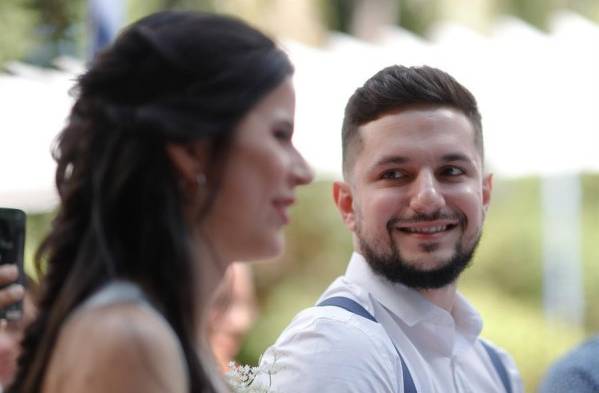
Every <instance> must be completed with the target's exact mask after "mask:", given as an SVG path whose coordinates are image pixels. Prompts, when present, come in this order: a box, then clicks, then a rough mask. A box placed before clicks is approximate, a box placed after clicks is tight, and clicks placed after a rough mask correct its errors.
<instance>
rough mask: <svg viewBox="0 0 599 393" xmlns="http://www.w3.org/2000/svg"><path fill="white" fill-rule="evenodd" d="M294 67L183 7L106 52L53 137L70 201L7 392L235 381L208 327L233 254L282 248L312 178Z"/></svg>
mask: <svg viewBox="0 0 599 393" xmlns="http://www.w3.org/2000/svg"><path fill="white" fill-rule="evenodd" d="M292 73H293V67H292V65H291V63H290V62H289V59H288V57H287V55H286V54H285V53H284V52H282V51H281V50H280V49H279V48H278V47H277V46H276V45H275V43H274V42H273V41H272V40H271V39H270V38H268V37H267V36H265V35H264V34H262V33H261V32H259V31H257V30H256V29H254V28H252V27H250V26H249V25H247V24H246V23H244V22H242V21H240V20H237V19H234V18H231V17H227V16H219V15H212V14H204V13H195V12H184V11H164V12H159V13H156V14H153V15H150V16H148V17H145V18H143V19H141V20H139V21H137V22H135V23H134V24H132V25H131V26H130V27H128V28H126V29H125V30H124V31H123V32H122V33H121V34H120V35H119V37H118V38H117V39H116V41H115V42H114V44H113V45H112V46H110V47H109V48H108V49H106V50H105V51H103V52H101V53H100V54H99V55H97V56H96V58H95V59H94V61H93V63H92V64H91V66H90V68H89V69H88V70H87V71H86V72H85V73H84V74H83V75H82V76H81V77H80V78H79V80H78V84H77V87H76V90H75V91H76V100H75V104H74V106H73V109H72V111H71V114H70V116H69V119H68V122H67V124H66V126H65V128H64V130H63V131H62V133H61V134H60V136H59V138H58V141H57V144H56V146H55V150H54V157H55V159H56V161H57V171H56V186H57V189H58V194H59V198H60V204H59V208H58V212H57V216H56V218H55V220H54V222H53V224H52V228H51V231H50V233H49V234H48V236H47V238H46V239H45V240H44V242H43V243H42V245H41V248H40V250H39V251H38V254H37V265H38V268H39V270H40V272H43V274H44V276H43V280H42V282H41V285H42V290H41V299H40V302H39V312H38V316H37V318H36V319H35V321H34V322H33V323H32V325H31V326H30V327H29V329H28V331H27V334H26V336H25V339H24V341H23V352H22V354H21V357H20V358H19V369H18V371H17V375H16V378H15V380H14V382H13V384H12V385H11V386H9V387H8V389H7V391H8V392H11V393H16V392H18V393H38V392H44V393H57V392H61V393H81V392H86V393H99V392H102V393H105V392H111V393H125V392H144V393H154V392H156V393H158V392H161V393H162V392H169V393H189V392H194V393H196V392H225V391H228V389H227V387H226V386H225V385H224V382H223V380H222V379H221V378H220V373H219V372H218V369H217V366H216V364H215V362H214V359H213V357H212V356H211V352H210V349H209V347H208V345H207V344H206V342H205V340H203V339H202V338H201V337H198V336H199V335H198V332H200V331H201V326H204V325H205V324H206V317H207V315H206V314H207V312H208V310H209V306H210V300H211V299H212V297H213V295H214V291H215V290H216V288H217V285H218V283H219V282H220V280H221V279H222V277H223V275H224V272H225V271H226V269H227V267H228V266H229V265H230V264H231V263H232V262H233V261H235V260H244V261H247V260H255V259H263V258H268V257H273V256H275V255H277V254H279V253H280V252H281V251H282V248H283V245H284V235H283V231H282V229H283V227H284V226H285V225H286V224H287V223H288V221H289V215H288V209H289V207H290V206H291V205H292V204H293V203H294V200H295V199H294V198H295V196H294V195H295V188H296V187H297V186H299V185H302V184H305V183H308V182H310V181H311V179H312V176H313V175H312V171H311V170H310V168H309V167H308V166H307V164H306V162H305V161H304V159H303V157H302V156H301V155H300V154H299V153H298V152H297V150H296V149H295V147H294V145H293V143H292V136H293V130H294V110H295V94H294V88H293V85H292V82H291V76H292ZM42 261H45V262H44V263H43V264H42Z"/></svg>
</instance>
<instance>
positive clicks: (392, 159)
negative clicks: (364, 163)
mask: <svg viewBox="0 0 599 393" xmlns="http://www.w3.org/2000/svg"><path fill="white" fill-rule="evenodd" d="M409 161H410V159H409V158H407V157H403V156H383V157H381V158H380V159H379V160H377V161H376V162H375V163H374V165H375V166H382V165H389V164H396V165H397V164H405V163H407V162H409Z"/></svg>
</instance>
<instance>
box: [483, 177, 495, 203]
mask: <svg viewBox="0 0 599 393" xmlns="http://www.w3.org/2000/svg"><path fill="white" fill-rule="evenodd" d="M491 191H493V175H492V174H488V175H485V177H484V178H483V208H484V209H485V212H486V211H487V209H488V208H489V203H490V202H491Z"/></svg>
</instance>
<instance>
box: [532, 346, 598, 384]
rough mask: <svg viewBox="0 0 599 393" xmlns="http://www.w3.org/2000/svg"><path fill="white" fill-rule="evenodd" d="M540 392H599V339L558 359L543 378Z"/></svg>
mask: <svg viewBox="0 0 599 393" xmlns="http://www.w3.org/2000/svg"><path fill="white" fill-rule="evenodd" d="M539 392H540V393H565V392H568V393H569V392H576V393H595V392H599V340H597V339H594V340H591V341H589V342H587V343H585V344H583V345H581V346H579V347H578V348H576V349H574V350H572V351H571V352H570V353H568V354H567V355H566V356H564V357H563V358H561V359H560V360H558V361H557V362H556V363H555V364H554V365H553V366H552V367H551V368H550V369H549V372H548V373H547V375H546V376H545V378H544V379H543V381H542V383H541V388H540V389H539Z"/></svg>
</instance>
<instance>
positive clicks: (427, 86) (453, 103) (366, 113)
mask: <svg viewBox="0 0 599 393" xmlns="http://www.w3.org/2000/svg"><path fill="white" fill-rule="evenodd" d="M416 105H432V106H447V107H451V108H454V109H457V110H459V111H461V112H463V113H464V114H465V115H466V117H467V118H468V119H469V120H470V122H471V123H472V126H473V128H474V142H475V145H476V147H477V148H478V150H479V152H480V156H481V160H484V148H483V135H482V124H481V116H480V113H479V111H478V106H477V104H476V99H475V98H474V96H473V95H472V93H470V91H469V90H468V89H466V88H465V87H464V86H462V85H461V84H460V83H458V81H456V80H455V79H454V78H453V77H452V76H451V75H449V74H447V73H446V72H444V71H441V70H439V69H437V68H433V67H428V66H422V67H404V66H399V65H394V66H390V67H387V68H384V69H383V70H381V71H379V72H377V73H376V74H375V75H374V76H372V77H371V78H370V79H368V80H367V81H366V83H365V84H364V86H362V87H360V88H358V89H357V90H356V91H355V92H354V94H353V95H352V96H351V97H350V99H349V101H348V103H347V106H346V107H345V117H344V119H343V128H342V133H341V142H342V148H343V174H344V175H345V176H346V177H347V176H348V175H349V173H350V171H351V168H352V166H353V160H354V157H355V155H356V153H357V152H358V151H359V148H360V147H361V141H360V135H359V132H358V129H359V127H360V126H362V125H364V124H366V123H369V122H371V121H373V120H376V119H378V118H380V117H382V116H383V115H386V114H388V113H389V112H392V111H396V110H400V109H404V108H407V107H413V106H416Z"/></svg>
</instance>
